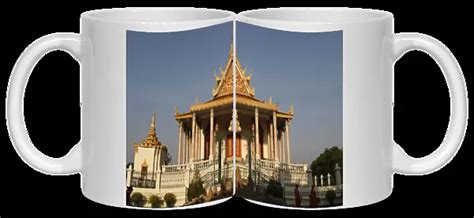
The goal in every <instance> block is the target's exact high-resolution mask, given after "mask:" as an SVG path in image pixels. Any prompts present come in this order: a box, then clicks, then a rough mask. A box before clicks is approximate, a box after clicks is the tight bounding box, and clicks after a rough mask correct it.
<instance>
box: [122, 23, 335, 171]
mask: <svg viewBox="0 0 474 218" xmlns="http://www.w3.org/2000/svg"><path fill="white" fill-rule="evenodd" d="M231 42H232V23H226V24H220V25H216V26H212V27H208V28H202V29H197V30H190V31H183V32H174V33H143V32H127V162H130V161H133V158H132V156H133V147H132V143H134V142H140V141H141V140H142V139H143V138H144V137H146V134H147V132H148V128H149V124H150V120H151V116H152V113H153V112H156V116H157V134H158V138H159V139H160V140H161V141H162V142H163V143H164V144H166V145H168V148H169V150H170V152H171V154H172V156H173V162H176V158H175V157H176V154H177V145H178V136H177V132H178V131H177V128H178V127H177V124H176V121H175V119H174V108H175V106H178V108H179V110H180V112H183V111H187V110H188V109H189V106H190V105H191V104H193V103H194V102H195V97H196V96H198V97H199V100H200V101H207V100H209V99H211V98H212V95H211V94H212V93H211V92H212V88H213V86H214V76H213V74H214V73H216V74H218V73H219V70H218V69H219V67H222V68H223V67H225V64H226V60H227V57H228V52H229V46H230V44H231ZM236 43H237V52H238V57H239V60H240V63H241V64H242V65H243V66H246V67H247V72H250V73H251V74H252V75H253V76H252V81H251V83H252V86H253V87H254V88H255V94H256V97H257V98H259V99H265V100H266V99H268V97H269V96H272V97H273V102H276V103H278V104H279V106H280V109H281V110H283V111H287V110H288V108H289V106H290V105H291V104H293V105H294V110H295V117H294V119H293V121H292V123H291V130H290V131H291V136H290V137H291V143H292V148H291V151H292V154H291V155H292V162H295V163H302V162H306V163H310V162H311V161H312V160H313V159H314V158H315V157H317V155H319V153H320V152H321V151H323V150H324V148H326V147H328V146H332V145H336V146H339V147H342V32H340V31H338V32H327V33H295V32H285V31H279V30H272V29H266V28H262V27H256V26H252V25H248V24H243V23H238V25H237V42H236Z"/></svg>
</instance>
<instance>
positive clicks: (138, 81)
mask: <svg viewBox="0 0 474 218" xmlns="http://www.w3.org/2000/svg"><path fill="white" fill-rule="evenodd" d="M231 43H232V22H229V23H224V24H220V25H215V26H211V27H207V28H201V29H195V30H189V31H182V32H172V33H145V32H131V31H128V32H127V162H131V161H133V146H132V145H133V143H134V142H140V141H141V140H142V139H143V138H145V137H146V135H147V133H148V129H149V127H150V121H151V116H152V113H153V112H156V122H157V124H156V125H157V127H156V129H157V134H158V139H159V140H160V141H161V142H162V143H164V144H166V145H167V146H168V149H169V151H170V152H171V155H172V157H173V162H174V163H176V156H177V153H178V148H177V147H178V126H177V123H176V120H175V119H174V112H175V106H178V108H179V111H180V112H184V111H188V110H189V106H190V105H191V104H193V103H194V102H195V98H196V96H198V97H199V100H200V101H207V100H209V99H211V98H212V88H213V86H214V83H215V80H214V72H215V73H216V74H217V73H218V72H219V67H222V68H224V67H225V64H226V60H227V57H228V53H229V49H230V45H231Z"/></svg>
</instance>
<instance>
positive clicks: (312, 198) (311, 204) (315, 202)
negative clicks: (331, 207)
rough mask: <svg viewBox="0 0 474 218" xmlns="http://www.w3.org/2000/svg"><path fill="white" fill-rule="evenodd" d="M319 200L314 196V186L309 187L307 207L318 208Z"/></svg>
mask: <svg viewBox="0 0 474 218" xmlns="http://www.w3.org/2000/svg"><path fill="white" fill-rule="evenodd" d="M318 205H319V198H318V196H317V195H316V186H315V185H312V186H311V193H310V194H309V207H318Z"/></svg>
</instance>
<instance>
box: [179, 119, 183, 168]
mask: <svg viewBox="0 0 474 218" xmlns="http://www.w3.org/2000/svg"><path fill="white" fill-rule="evenodd" d="M178 125H179V132H178V164H181V162H182V151H181V147H182V141H181V140H182V138H183V123H182V121H179V122H178Z"/></svg>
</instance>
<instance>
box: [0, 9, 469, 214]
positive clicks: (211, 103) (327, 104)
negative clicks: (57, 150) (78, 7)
mask: <svg viewBox="0 0 474 218" xmlns="http://www.w3.org/2000/svg"><path fill="white" fill-rule="evenodd" d="M415 49H416V50H421V51H424V52H426V53H428V54H429V55H430V57H432V58H433V59H434V60H435V61H436V62H437V63H438V65H439V66H440V68H441V71H442V72H443V74H444V76H445V78H446V81H447V85H448V89H449V91H450V100H451V104H450V106H451V110H450V111H451V114H450V115H451V116H450V121H449V124H448V129H447V132H446V135H445V139H444V140H443V142H442V143H441V145H440V147H439V148H438V149H436V151H434V152H433V153H432V154H430V155H428V156H426V157H423V158H413V157H411V156H409V155H408V154H406V153H405V152H404V151H403V149H402V148H401V147H400V146H399V145H397V144H396V143H395V142H394V141H393V128H392V126H393V113H392V110H393V105H394V95H393V82H394V80H393V69H394V68H393V66H394V64H395V62H396V60H397V59H398V58H399V57H401V56H402V55H403V54H404V53H406V52H408V51H411V50H415ZM54 50H63V51H66V52H68V53H69V54H71V55H72V57H73V58H75V59H76V60H77V61H78V62H79V63H80V67H81V78H80V82H81V84H80V88H81V90H80V94H81V96H80V105H81V124H82V125H81V141H80V142H79V143H78V144H77V145H76V146H74V147H73V148H72V149H71V151H70V152H69V153H68V154H67V155H65V156H63V157H61V158H51V157H48V156H46V155H44V154H43V153H41V152H40V151H39V150H38V149H37V148H36V147H35V146H34V144H33V143H32V142H31V139H30V138H29V135H28V132H27V129H26V125H25V122H24V116H23V97H24V94H25V89H26V84H27V81H28V78H29V76H30V74H31V72H32V71H33V68H34V66H35V64H36V63H37V62H38V61H39V60H40V59H41V58H42V57H43V56H44V55H45V54H47V53H48V52H51V51H54ZM6 105H7V107H6V118H7V128H8V131H9V133H10V138H11V140H12V144H13V147H14V148H15V149H16V151H17V153H18V155H19V156H20V157H21V158H22V159H23V160H24V162H25V163H27V164H29V166H31V167H32V168H34V169H36V170H37V171H40V172H43V173H46V174H51V175H68V174H72V173H80V174H81V186H82V192H83V194H84V195H85V196H86V197H87V198H89V199H90V200H93V201H95V202H98V203H102V204H106V205H111V206H116V207H133V208H147V209H154V208H160V209H161V208H164V209H170V208H190V207H202V206H206V205H210V204H216V203H219V202H223V201H225V200H227V199H229V198H230V197H231V196H234V195H236V196H240V197H243V198H245V199H247V200H249V201H252V202H255V203H258V204H263V205H267V206H272V207H280V208H297V209H303V210H313V209H327V208H349V207H357V206H363V205H368V204H372V203H376V202H378V201H381V200H383V199H385V198H387V197H388V196H389V195H390V193H391V191H392V186H393V185H392V183H393V182H392V180H393V174H394V173H400V174H407V175H423V174H428V173H431V172H434V171H436V170H438V169H440V168H442V167H443V166H444V165H445V164H447V163H448V162H449V161H450V160H451V159H452V158H453V157H454V155H455V154H456V152H457V150H458V149H459V147H460V145H461V144H462V141H463V138H464V134H465V131H466V127H467V88H466V83H465V81H464V77H463V74H462V71H461V69H460V67H459V64H458V63H457V61H456V59H455V58H454V56H453V54H452V53H451V52H450V51H449V50H448V49H447V47H446V46H444V45H443V44H442V43H441V42H439V41H438V40H436V39H434V38H432V37H429V36H427V35H423V34H419V33H402V34H394V32H393V16H392V14H391V13H389V12H385V11H377V10H367V9H351V8H276V9H261V10H252V11H245V12H242V13H240V14H239V15H237V16H236V15H235V14H234V13H232V12H227V11H221V10H212V9H198V8H124V9H106V10H97V11H89V12H85V13H83V14H82V15H81V26H80V34H75V33H55V34H50V35H47V36H44V37H42V38H40V39H38V40H36V41H35V42H33V43H32V44H31V45H30V46H29V47H28V48H27V49H25V51H24V52H23V53H22V55H21V56H20V57H19V59H18V61H17V63H16V64H15V67H14V68H13V71H12V75H11V77H10V81H9V85H8V89H7V102H6Z"/></svg>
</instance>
